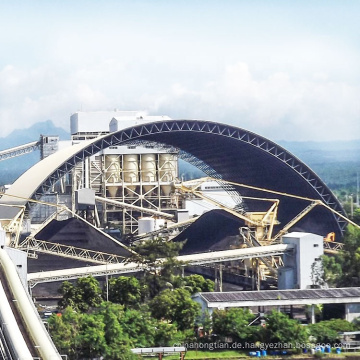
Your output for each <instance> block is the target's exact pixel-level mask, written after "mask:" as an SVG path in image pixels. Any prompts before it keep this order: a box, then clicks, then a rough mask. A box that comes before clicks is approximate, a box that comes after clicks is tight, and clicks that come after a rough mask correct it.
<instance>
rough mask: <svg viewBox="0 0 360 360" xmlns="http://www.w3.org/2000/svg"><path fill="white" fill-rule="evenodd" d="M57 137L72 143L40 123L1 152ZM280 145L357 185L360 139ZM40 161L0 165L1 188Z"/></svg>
mask: <svg viewBox="0 0 360 360" xmlns="http://www.w3.org/2000/svg"><path fill="white" fill-rule="evenodd" d="M41 134H43V135H58V136H59V137H60V140H69V139H70V133H69V132H67V131H66V130H65V129H63V128H61V127H57V126H55V125H54V124H53V122H52V121H51V120H47V121H44V122H38V123H36V124H34V125H32V126H31V127H29V128H26V129H25V128H24V129H17V130H14V131H13V132H12V133H11V134H9V135H8V136H6V137H2V138H0V150H4V149H9V148H12V147H14V146H18V145H22V144H26V143H29V142H32V141H36V140H38V139H39V138H40V135H41ZM277 143H278V144H279V145H280V146H282V147H284V148H285V149H286V150H288V151H290V152H291V153H293V154H294V155H295V156H296V157H297V158H299V159H300V160H301V161H303V162H304V163H306V164H307V165H308V166H310V167H311V168H312V169H313V170H314V171H315V172H316V173H317V174H318V175H319V176H320V177H321V178H322V179H323V180H324V181H325V183H327V184H328V185H329V186H330V187H333V188H336V187H341V186H354V185H355V184H356V176H357V173H358V172H360V139H359V140H352V141H326V142H320V141H319V142H317V141H305V142H298V141H279V142H277ZM39 159H40V152H39V151H34V152H32V153H30V154H26V155H23V156H21V157H17V158H13V159H9V160H6V161H2V162H0V185H3V184H10V183H12V182H13V181H14V180H15V179H16V178H17V177H18V176H19V175H21V174H22V173H23V172H24V171H26V170H27V169H28V168H30V167H31V166H32V165H34V164H35V163H36V162H37V161H39ZM182 174H183V175H184V178H187V177H189V176H186V174H188V175H189V174H190V177H192V178H193V177H195V176H202V174H201V172H200V171H197V169H196V168H194V167H192V166H191V165H189V164H187V163H185V162H181V164H180V175H182Z"/></svg>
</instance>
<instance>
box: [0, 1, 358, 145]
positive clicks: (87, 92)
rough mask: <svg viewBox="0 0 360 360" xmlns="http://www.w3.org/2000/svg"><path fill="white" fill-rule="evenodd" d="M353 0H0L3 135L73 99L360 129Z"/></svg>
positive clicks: (71, 106) (351, 135)
mask: <svg viewBox="0 0 360 360" xmlns="http://www.w3.org/2000/svg"><path fill="white" fill-rule="evenodd" d="M359 14H360V1H358V0H354V1H352V0H346V1H344V0H336V1H334V0H323V1H320V0H309V1H306V0H301V1H300V0H299V1H289V0H283V1H282V0H263V1H258V0H251V1H250V0H243V1H242V0H234V1H231V0H178V1H170V0H147V1H145V0H128V1H125V0H124V1H121V0H114V1H111V0H102V1H100V0H96V1H95V0H88V1H85V0H84V1H82V0H76V1H73V0H71V1H70V0H61V1H55V0H47V1H46V0H42V1H39V0H31V1H30V0H29V1H17V0H12V1H7V0H0V49H1V56H0V124H1V133H0V137H2V136H6V135H7V134H9V133H10V132H11V131H12V130H13V129H15V128H21V127H23V128H24V127H28V126H30V125H32V124H33V123H36V122H39V121H45V120H47V119H51V120H53V122H54V123H55V124H56V125H57V126H62V127H64V128H66V129H67V130H69V116H70V115H71V114H72V113H74V112H76V111H78V110H83V111H92V110H112V109H114V108H117V109H119V110H146V111H148V112H149V114H151V115H169V116H171V117H172V118H175V119H176V118H179V119H183V118H197V119H206V120H213V121H220V122H226V123H230V124H233V125H236V126H239V127H242V128H245V129H248V130H250V131H254V132H256V133H258V134H260V135H262V136H265V137H268V138H270V139H272V140H283V139H287V140H349V139H360V21H359Z"/></svg>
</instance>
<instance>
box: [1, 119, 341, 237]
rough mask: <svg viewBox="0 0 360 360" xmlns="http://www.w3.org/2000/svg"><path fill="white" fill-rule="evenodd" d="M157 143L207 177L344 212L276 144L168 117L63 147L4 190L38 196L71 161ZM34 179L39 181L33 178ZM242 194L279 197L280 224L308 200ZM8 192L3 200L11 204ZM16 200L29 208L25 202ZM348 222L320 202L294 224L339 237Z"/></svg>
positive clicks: (252, 193) (257, 205) (249, 206)
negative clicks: (120, 147) (176, 152)
mask: <svg viewBox="0 0 360 360" xmlns="http://www.w3.org/2000/svg"><path fill="white" fill-rule="evenodd" d="M144 142H147V143H156V144H159V146H161V147H163V148H169V151H172V150H173V149H174V148H176V149H179V151H180V157H182V158H185V160H187V161H189V162H191V163H193V164H195V165H197V166H200V168H201V169H202V170H203V171H204V172H205V173H206V174H208V175H209V176H212V177H216V178H218V179H223V180H226V181H231V182H235V183H242V184H247V185H251V186H253V187H258V188H265V189H269V190H271V191H274V192H281V193H288V194H292V195H296V196H299V197H304V198H309V199H316V200H321V201H322V202H324V203H325V204H326V205H327V206H329V207H331V208H332V209H333V210H335V211H337V212H338V213H340V214H342V215H345V212H344V210H343V208H342V206H341V205H340V203H339V201H338V200H337V199H336V197H335V196H334V195H333V194H332V192H331V191H330V189H329V188H328V187H327V186H326V185H325V184H324V182H323V181H322V180H321V179H320V178H319V177H318V176H317V175H316V174H315V173H314V172H313V171H312V170H311V169H310V168H309V167H308V166H306V165H305V164H304V163H303V162H301V161H300V160H299V159H298V158H296V157H295V156H294V155H292V154H291V153H290V152H288V151H287V150H285V149H284V148H283V147H281V146H279V145H277V144H276V143H274V142H272V141H270V140H268V139H266V138H264V137H262V136H260V135H257V134H255V133H252V132H250V131H247V130H244V129H241V128H238V127H235V126H231V125H227V124H222V123H216V122H210V121H204V120H166V121H157V122H152V123H147V124H141V125H136V126H133V127H130V128H127V129H123V130H119V131H117V132H114V133H110V134H107V135H104V136H102V137H100V138H97V139H94V140H91V141H87V142H83V143H81V144H78V145H76V146H73V147H72V148H71V149H64V151H60V152H58V153H55V154H54V155H51V156H49V157H48V158H46V159H44V160H42V161H40V162H39V163H37V164H36V165H34V166H33V167H32V168H31V169H29V170H28V171H27V172H25V173H24V174H23V175H22V176H20V177H19V178H18V180H16V181H15V183H14V184H13V185H12V186H11V188H10V189H9V190H8V191H7V192H6V194H9V195H15V196H21V197H23V198H26V199H35V200H38V199H40V198H41V196H42V195H43V194H45V193H47V192H48V191H49V190H50V189H51V187H52V186H53V185H54V184H55V183H56V182H57V181H58V180H59V179H60V178H61V177H62V176H63V175H64V174H65V173H68V172H69V171H70V170H71V169H72V168H73V167H74V166H75V164H77V163H79V162H81V161H84V159H85V158H86V157H88V156H91V155H94V154H96V153H97V152H99V151H101V150H103V149H105V148H108V147H110V146H117V145H126V144H134V143H144ZM34 179H37V180H34ZM234 188H235V190H237V191H238V192H239V193H240V194H241V195H242V196H248V197H257V198H271V199H273V198H278V199H279V200H280V205H279V212H278V219H279V221H280V222H281V226H284V225H285V224H287V223H288V222H289V221H290V220H291V219H293V218H294V217H295V216H296V215H297V214H298V213H300V212H301V211H302V210H303V209H304V208H305V207H306V206H307V205H309V201H308V202H307V201H305V200H302V199H299V198H294V197H287V196H284V195H279V194H276V195H274V194H272V193H267V192H263V191H261V190H257V189H249V188H243V187H237V186H234ZM6 194H5V195H4V196H3V198H2V199H1V203H4V202H5V203H14V198H13V197H7V196H6ZM16 202H17V203H19V202H22V203H23V204H25V205H27V206H30V204H31V203H29V202H28V201H26V200H22V201H21V200H17V201H16ZM245 204H246V210H248V211H264V210H267V209H268V208H269V202H265V201H263V202H261V201H249V200H246V201H245ZM345 227H346V222H345V221H344V220H343V219H342V218H341V217H340V216H338V215H336V214H334V213H332V212H331V211H329V210H328V209H326V208H325V207H323V206H317V207H315V208H314V209H313V210H311V213H310V214H308V215H307V216H305V217H304V218H303V219H302V220H301V221H299V222H298V223H297V224H296V226H294V227H293V228H292V230H293V231H295V230H296V231H306V232H312V233H316V234H319V235H323V236H324V235H326V234H327V233H329V232H335V233H336V235H337V236H338V237H341V236H342V233H343V231H344V229H345Z"/></svg>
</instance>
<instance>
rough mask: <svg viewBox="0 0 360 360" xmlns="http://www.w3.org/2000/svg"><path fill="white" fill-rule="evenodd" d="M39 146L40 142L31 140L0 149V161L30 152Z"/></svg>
mask: <svg viewBox="0 0 360 360" xmlns="http://www.w3.org/2000/svg"><path fill="white" fill-rule="evenodd" d="M39 147H40V142H39V141H33V142H31V143H28V144H25V145H20V146H16V147H13V148H11V149H6V150H2V151H0V161H3V160H7V159H11V158H14V157H17V156H21V155H24V154H28V153H31V152H33V151H35V150H37V149H39Z"/></svg>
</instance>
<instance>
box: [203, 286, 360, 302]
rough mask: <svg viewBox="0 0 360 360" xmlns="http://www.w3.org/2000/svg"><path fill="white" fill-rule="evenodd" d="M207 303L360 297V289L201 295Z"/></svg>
mask: <svg viewBox="0 0 360 360" xmlns="http://www.w3.org/2000/svg"><path fill="white" fill-rule="evenodd" d="M199 295H200V296H201V297H202V298H203V299H204V300H205V301H207V302H212V303H215V302H241V301H247V302H248V301H254V302H258V301H261V300H264V301H265V300H292V299H323V298H349V297H360V288H341V289H309V290H267V291H239V292H222V293H199Z"/></svg>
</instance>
